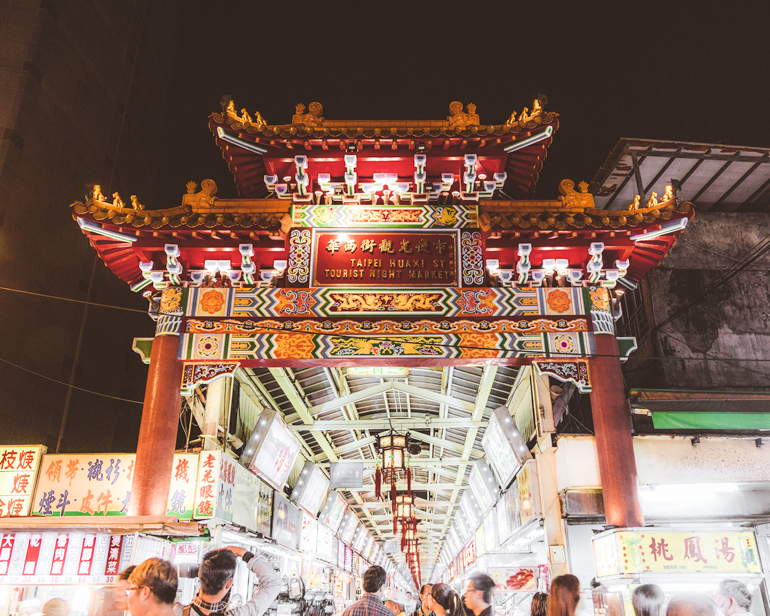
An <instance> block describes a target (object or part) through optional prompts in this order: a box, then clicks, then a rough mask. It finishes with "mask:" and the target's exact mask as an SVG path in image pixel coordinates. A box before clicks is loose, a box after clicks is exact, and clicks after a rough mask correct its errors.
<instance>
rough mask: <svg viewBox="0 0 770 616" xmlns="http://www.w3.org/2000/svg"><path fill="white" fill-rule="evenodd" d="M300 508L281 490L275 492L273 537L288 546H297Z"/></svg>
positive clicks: (294, 547) (277, 541) (293, 547)
mask: <svg viewBox="0 0 770 616" xmlns="http://www.w3.org/2000/svg"><path fill="white" fill-rule="evenodd" d="M299 532H300V528H299V509H297V507H296V506H294V505H292V504H291V503H290V502H289V499H288V498H286V497H285V496H284V495H283V494H281V493H280V492H275V493H274V494H273V532H272V535H273V539H275V541H276V543H280V544H281V545H285V546H286V547H289V548H292V549H293V550H294V549H296V548H297V539H298V535H299Z"/></svg>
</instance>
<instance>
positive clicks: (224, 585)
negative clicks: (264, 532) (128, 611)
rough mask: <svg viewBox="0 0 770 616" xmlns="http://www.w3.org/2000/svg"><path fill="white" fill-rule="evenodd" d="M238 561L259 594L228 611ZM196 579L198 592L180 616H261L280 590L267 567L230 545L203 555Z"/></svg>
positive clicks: (279, 584)
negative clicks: (253, 577) (251, 576)
mask: <svg viewBox="0 0 770 616" xmlns="http://www.w3.org/2000/svg"><path fill="white" fill-rule="evenodd" d="M238 558H241V559H243V562H244V563H246V566H248V568H249V571H251V572H252V573H254V574H256V576H257V577H258V578H259V590H258V591H257V592H255V593H254V596H253V597H252V598H251V599H250V600H249V601H247V602H246V603H244V604H242V605H239V606H238V607H235V606H233V607H232V608H231V607H230V605H229V604H230V589H231V587H232V585H233V576H234V575H235V567H236V565H237V564H238ZM198 579H199V580H200V585H201V587H200V590H199V591H198V594H197V595H195V598H194V599H193V602H192V604H191V605H189V606H187V607H186V608H184V612H183V614H184V616H189V615H190V614H197V615H198V616H209V614H211V615H212V616H218V615H219V614H224V615H226V616H262V614H264V613H265V612H267V609H268V608H269V607H270V604H271V603H272V602H273V601H275V599H276V597H277V596H278V593H279V592H280V590H281V576H280V575H278V574H277V573H276V572H275V570H274V569H273V568H272V567H271V566H270V563H268V562H267V561H266V560H265V559H264V558H260V557H257V556H255V555H254V554H252V553H251V552H249V551H248V550H246V549H245V548H241V547H237V546H232V545H231V546H228V547H226V548H221V549H219V550H211V551H210V552H207V553H206V554H205V555H204V556H203V560H202V561H201V566H200V568H199V569H198ZM131 616H134V615H133V614H132V615H131Z"/></svg>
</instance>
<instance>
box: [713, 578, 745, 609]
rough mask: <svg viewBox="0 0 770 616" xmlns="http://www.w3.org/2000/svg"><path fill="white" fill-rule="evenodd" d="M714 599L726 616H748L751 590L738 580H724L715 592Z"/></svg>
mask: <svg viewBox="0 0 770 616" xmlns="http://www.w3.org/2000/svg"><path fill="white" fill-rule="evenodd" d="M714 600H715V601H716V604H717V605H718V606H719V609H721V610H722V612H723V613H724V615H725V616H735V615H736V614H740V615H741V616H748V614H749V613H750V612H749V610H750V609H751V592H749V589H748V588H747V587H746V584H744V583H743V582H739V581H738V580H722V581H721V582H720V583H719V586H718V587H717V591H716V593H715V594H714Z"/></svg>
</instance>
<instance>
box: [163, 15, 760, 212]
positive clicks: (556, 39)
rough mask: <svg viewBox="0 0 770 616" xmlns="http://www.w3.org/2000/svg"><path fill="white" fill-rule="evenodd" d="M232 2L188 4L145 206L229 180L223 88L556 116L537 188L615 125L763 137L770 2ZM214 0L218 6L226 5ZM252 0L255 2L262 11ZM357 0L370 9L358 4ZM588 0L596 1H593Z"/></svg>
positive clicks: (358, 112) (399, 108) (274, 116)
mask: <svg viewBox="0 0 770 616" xmlns="http://www.w3.org/2000/svg"><path fill="white" fill-rule="evenodd" d="M636 5H637V6H638V9H632V8H622V9H621V7H623V6H631V3H617V2H615V3H604V4H601V3H586V2H574V3H564V7H563V8H562V7H561V6H560V5H559V3H537V2H530V3H521V2H510V1H509V2H497V3H495V2H486V3H485V2H468V3H463V4H459V3H448V2H443V3H442V2H407V3H399V2H383V3H371V2H328V3H312V4H311V3H304V2H292V3H285V2H273V3H270V2H230V3H227V5H226V6H227V7H228V8H227V10H224V11H223V10H216V11H212V12H207V11H189V12H187V13H186V15H185V17H184V23H183V24H182V28H183V32H184V33H185V34H184V35H183V39H184V41H185V42H184V44H183V49H182V51H181V54H180V57H179V60H178V70H177V72H176V84H175V88H174V91H175V92H176V102H175V103H174V104H173V110H172V115H171V116H170V118H169V122H168V139H167V141H166V155H165V163H164V168H163V170H162V173H161V174H160V179H159V183H158V186H157V190H156V199H157V200H158V202H157V203H155V204H153V207H170V206H173V205H177V204H178V203H179V202H180V200H181V196H182V194H183V193H184V192H185V183H186V182H188V181H189V180H195V181H196V182H198V183H200V181H201V180H202V179H204V178H207V177H210V178H212V179H214V180H215V181H216V182H217V184H218V186H219V196H221V197H234V196H236V191H235V185H234V183H233V181H232V176H231V175H230V173H229V171H228V169H227V166H226V164H225V162H224V161H223V159H222V158H221V154H220V152H219V149H218V148H217V147H216V146H215V144H214V139H213V136H212V135H211V133H210V132H209V131H208V129H207V126H206V118H207V117H208V115H209V114H210V113H212V112H214V111H219V110H220V107H219V101H220V98H221V96H222V95H223V94H231V95H232V96H233V98H234V99H235V103H236V106H237V108H238V109H241V108H242V107H246V108H247V109H248V110H249V112H250V113H252V115H253V112H254V111H255V110H259V111H260V113H261V114H262V115H263V117H264V118H265V119H266V120H267V122H268V124H283V123H288V122H290V121H291V116H292V114H293V112H294V105H295V104H296V103H304V104H305V105H308V104H309V103H310V102H311V101H318V102H320V103H321V104H322V105H323V107H324V116H325V117H326V118H328V119H337V120H341V119H408V120H419V119H424V120H434V119H443V118H444V117H445V116H446V115H447V114H448V106H449V103H450V102H451V101H453V100H459V101H461V102H463V103H464V104H467V103H469V102H473V103H475V104H476V105H477V112H478V113H479V115H480V118H481V123H482V124H502V123H503V122H504V121H505V120H506V119H507V118H508V116H509V115H510V114H511V112H512V111H513V110H516V111H517V112H520V111H521V110H522V108H523V107H524V106H527V107H530V108H531V106H532V105H531V103H532V99H533V98H534V97H535V96H536V95H537V93H538V92H542V93H544V94H546V95H547V97H548V101H549V103H548V105H547V107H546V108H547V109H548V110H550V111H555V112H556V113H558V114H560V124H561V127H560V128H559V130H558V132H557V133H556V135H555V137H554V142H553V144H552V145H551V147H550V149H549V152H548V159H547V160H546V162H545V166H544V169H543V172H542V174H541V177H540V181H539V183H538V187H537V196H538V197H540V198H555V197H556V195H557V187H558V183H559V181H561V180H562V179H563V178H571V179H573V180H574V181H575V182H579V181H581V180H586V181H589V182H590V180H591V179H592V178H593V176H594V174H595V173H596V171H597V170H598V168H599V167H600V166H601V164H602V163H603V162H604V159H605V158H606V157H607V155H608V154H609V153H610V151H611V149H612V147H613V146H614V145H615V143H616V142H617V141H618V139H620V138H621V137H636V138H646V139H665V140H682V141H694V142H702V143H722V144H729V145H745V146H760V147H769V146H770V122H768V120H767V117H766V115H767V109H768V102H769V101H770V80H768V74H770V70H769V69H770V45H769V44H768V33H767V17H769V16H770V10H768V7H769V6H770V5H768V3H766V2H765V3H759V2H757V3H717V2H700V3H697V2H686V3H685V2H676V3H667V4H665V5H663V4H662V5H661V8H660V10H654V6H655V3H648V2H641V3H636ZM222 6H225V5H222ZM257 7H258V8H257ZM362 7H366V8H362ZM588 7H593V8H588Z"/></svg>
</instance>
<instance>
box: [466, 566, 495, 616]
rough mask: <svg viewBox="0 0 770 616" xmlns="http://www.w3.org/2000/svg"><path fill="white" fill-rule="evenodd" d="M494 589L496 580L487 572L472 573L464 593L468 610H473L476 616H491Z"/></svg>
mask: <svg viewBox="0 0 770 616" xmlns="http://www.w3.org/2000/svg"><path fill="white" fill-rule="evenodd" d="M494 590H495V582H494V580H493V579H492V578H491V577H489V576H488V575H487V574H485V573H476V574H474V575H472V576H471V579H470V580H469V581H468V587H467V588H466V589H465V594H464V595H463V603H464V604H465V607H466V609H467V610H468V612H473V615H474V616H491V615H492V593H493V592H494Z"/></svg>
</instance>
